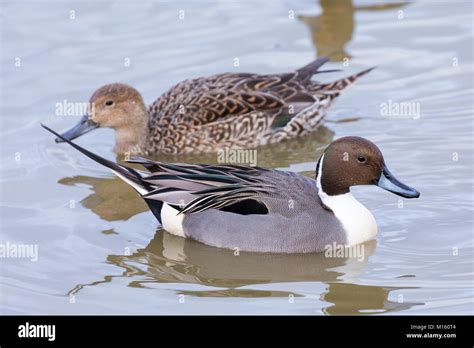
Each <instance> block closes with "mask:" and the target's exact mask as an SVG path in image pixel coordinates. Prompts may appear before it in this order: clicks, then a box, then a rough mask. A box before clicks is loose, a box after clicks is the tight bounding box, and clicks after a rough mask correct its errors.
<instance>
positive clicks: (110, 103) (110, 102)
mask: <svg viewBox="0 0 474 348" xmlns="http://www.w3.org/2000/svg"><path fill="white" fill-rule="evenodd" d="M105 105H107V106H111V105H114V101H113V100H107V101H106V102H105Z"/></svg>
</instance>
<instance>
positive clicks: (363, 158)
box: [357, 156, 366, 163]
mask: <svg viewBox="0 0 474 348" xmlns="http://www.w3.org/2000/svg"><path fill="white" fill-rule="evenodd" d="M357 161H358V162H359V163H364V162H365V161H366V159H365V157H364V156H359V157H357Z"/></svg>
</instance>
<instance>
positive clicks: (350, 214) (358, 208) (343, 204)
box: [316, 154, 377, 245]
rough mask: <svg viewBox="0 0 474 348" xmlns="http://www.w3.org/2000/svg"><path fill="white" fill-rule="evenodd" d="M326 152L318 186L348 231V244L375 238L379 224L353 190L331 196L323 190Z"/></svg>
mask: <svg viewBox="0 0 474 348" xmlns="http://www.w3.org/2000/svg"><path fill="white" fill-rule="evenodd" d="M323 162H324V154H323V155H322V156H321V159H320V160H319V164H318V168H317V169H318V175H317V177H316V186H317V188H318V195H319V198H321V201H322V202H323V204H324V205H326V206H327V207H329V208H330V209H331V210H332V211H333V213H334V215H335V216H336V218H337V219H338V220H339V222H340V223H341V224H342V226H343V228H344V231H345V232H346V238H347V245H355V244H359V243H363V242H366V241H368V240H371V239H374V238H375V235H376V234H377V224H376V223H375V219H374V217H373V216H372V214H371V213H370V211H369V210H368V209H367V208H366V207H364V206H363V205H362V204H361V203H359V201H357V200H356V199H355V198H354V196H353V195H352V193H351V192H347V193H343V194H340V195H335V196H329V195H328V194H327V193H326V192H324V191H323V188H322V184H321V177H322V175H323Z"/></svg>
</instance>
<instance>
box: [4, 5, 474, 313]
mask: <svg viewBox="0 0 474 348" xmlns="http://www.w3.org/2000/svg"><path fill="white" fill-rule="evenodd" d="M379 3H381V2H379V1H353V2H351V1H321V2H317V1H298V2H294V1H289V0H288V1H271V3H270V2H268V1H248V0H242V1H233V0H228V1H219V2H217V1H207V2H205V4H203V3H202V2H200V3H199V4H198V3H197V2H194V1H143V2H130V1H108V0H107V1H94V2H92V1H90V2H87V1H86V2H80V3H79V2H77V3H74V2H68V3H66V2H63V1H51V2H49V4H48V3H47V4H46V5H45V4H42V5H40V4H38V3H37V2H34V1H31V2H27V1H11V2H10V1H6V2H5V1H2V2H1V8H0V9H1V16H0V20H1V46H2V47H1V60H2V61H1V63H2V71H1V87H2V88H1V105H0V106H1V117H0V134H1V140H0V153H1V167H0V171H1V174H0V179H1V186H0V188H1V192H0V195H1V207H0V209H1V210H0V213H1V220H0V221H1V225H0V226H1V236H0V237H1V238H0V242H1V244H2V245H4V246H5V245H7V243H9V244H10V245H20V244H33V245H36V246H37V247H38V259H37V261H31V260H30V259H27V258H12V257H9V258H5V257H3V258H0V270H1V275H0V284H1V285H0V291H1V297H0V312H1V313H4V314H29V313H33V314H39V313H46V314H53V313H54V314H64V313H101V314H107V313H114V314H115V313H117V314H122V313H128V314H145V313H147V314H184V313H191V314H207V313H211V314H230V313H237V314H282V313H287V314H380V313H382V314H383V313H385V314H473V259H474V252H473V251H474V248H473V244H474V243H473V232H474V231H473V215H474V214H473V205H474V199H473V197H474V195H473V178H474V173H473V109H474V108H473V107H474V105H473V90H474V88H473V87H474V86H473V85H474V83H473V24H472V23H473V18H472V17H473V15H472V14H473V6H472V3H471V2H470V1H414V2H412V3H410V4H402V3H397V2H390V4H389V5H377V4H379ZM183 11H184V12H183ZM183 16H184V18H183ZM317 55H330V57H331V58H332V62H331V63H329V64H327V68H330V69H343V71H342V72H338V73H332V74H324V75H320V78H321V79H323V80H332V79H336V78H339V77H342V76H344V75H348V74H350V73H355V72H357V71H360V70H362V69H365V68H369V67H371V66H375V65H376V66H377V69H375V70H374V71H372V72H371V73H370V74H369V75H367V76H366V77H364V78H363V79H361V80H359V82H358V83H357V84H356V85H355V86H354V87H353V88H352V89H350V90H348V91H347V92H346V93H344V94H343V95H342V96H341V97H340V98H339V100H337V102H336V103H335V104H334V105H333V107H332V108H331V109H330V112H329V114H328V116H327V122H326V124H325V127H324V128H322V129H321V130H320V131H318V132H317V133H315V134H313V135H311V136H309V137H307V138H304V139H300V140H298V141H295V142H290V143H285V144H278V145H275V146H272V147H266V148H261V149H258V165H260V166H271V167H278V168H284V169H287V170H293V171H297V172H300V173H303V174H305V175H309V176H313V175H314V168H315V165H316V161H317V159H318V157H319V155H320V153H321V151H322V149H323V148H324V146H325V145H327V144H328V143H329V142H330V141H331V140H333V139H336V138H338V137H341V136H345V135H358V136H363V137H366V138H369V139H371V140H372V141H374V142H376V143H377V144H378V145H379V147H380V148H381V149H382V151H383V153H384V155H385V159H386V162H387V164H388V166H389V167H390V168H391V170H392V172H393V173H394V174H395V175H396V176H397V177H398V178H399V179H401V180H402V181H403V182H405V183H407V184H408V185H411V186H413V187H415V188H416V189H418V190H419V191H420V192H421V197H420V199H418V200H400V197H398V196H395V195H392V194H390V193H388V192H386V191H382V190H381V189H378V188H376V187H358V188H356V189H355V190H353V191H354V193H355V195H356V196H357V198H358V199H359V200H360V201H361V202H363V204H364V205H366V206H367V207H368V208H369V209H370V210H371V211H372V212H373V214H374V216H375V218H376V220H377V222H378V225H379V234H378V237H377V240H376V241H373V242H371V243H367V244H366V245H364V246H365V251H366V257H365V258H363V259H362V260H357V259H353V258H350V259H344V258H331V259H329V258H325V257H324V256H323V255H322V254H310V255H262V254H251V253H241V254H240V255H239V256H235V255H234V253H233V251H228V250H219V249H216V248H211V247H207V246H205V245H202V244H199V243H197V242H194V241H189V240H184V239H182V238H179V237H174V236H171V235H169V234H168V233H166V232H163V231H162V230H161V229H160V228H159V226H157V223H156V221H155V219H154V217H153V216H152V214H151V213H149V212H148V211H147V209H146V207H145V205H144V204H143V203H142V201H141V200H140V198H139V197H137V196H136V194H135V192H134V191H133V190H132V189H130V188H129V187H128V186H127V185H126V184H124V183H122V182H121V181H120V180H119V179H117V178H115V177H113V176H112V175H111V174H109V172H108V171H106V170H105V169H104V168H102V167H100V166H99V165H97V164H95V163H94V162H92V161H90V160H89V159H87V158H85V157H84V156H83V155H81V154H80V153H78V152H77V151H75V150H74V149H72V148H71V147H69V146H67V145H65V144H55V143H54V141H53V137H52V136H51V134H49V133H47V132H45V131H44V130H43V129H42V128H41V127H40V126H39V123H40V122H44V123H46V124H47V125H49V126H50V127H52V128H53V129H56V130H65V129H68V128H69V127H70V126H72V125H73V124H75V123H76V122H77V120H78V116H56V114H55V113H56V104H57V103H62V102H63V101H65V100H66V101H69V102H86V101H88V99H89V97H90V95H91V94H92V92H93V91H94V90H95V89H96V88H97V87H99V86H101V85H102V84H105V83H110V82H125V83H128V84H131V85H133V86H135V87H136V88H137V89H138V90H139V91H140V92H141V93H142V94H143V96H144V98H145V100H146V102H147V103H151V102H152V101H153V100H154V99H155V98H156V97H158V96H159V95H160V94H161V93H163V92H164V91H166V90H167V89H168V88H169V87H171V86H172V85H173V84H175V83H177V82H179V81H181V80H183V79H186V78H190V77H197V76H204V75H211V74H214V73H218V72H227V71H242V72H243V71H245V72H261V73H271V72H286V71H291V70H293V69H295V68H298V67H300V66H303V65H304V64H306V63H308V62H309V61H311V60H312V59H314V58H315V57H316V56H317ZM345 58H350V60H347V59H345ZM236 59H238V62H239V66H234V63H235V62H236ZM400 103H408V104H405V105H408V106H411V107H412V109H411V110H409V111H408V113H407V114H406V115H401V116H400V115H397V112H396V110H395V106H397V105H398V106H400V105H401V104H400ZM387 110H389V112H388V113H387V112H385V111H387ZM113 142H114V137H113V132H112V131H111V130H105V129H104V130H98V131H95V132H93V133H90V134H88V135H85V136H83V137H81V138H80V139H78V143H79V144H81V145H83V146H85V147H87V148H89V149H91V150H93V151H95V152H98V153H99V154H101V155H103V156H105V157H107V158H111V159H113V158H115V155H114V153H113V151H112V144H113ZM160 159H162V160H166V161H178V160H179V161H182V160H186V161H193V162H209V161H210V162H216V157H215V155H208V156H201V157H189V158H167V157H161V158H160Z"/></svg>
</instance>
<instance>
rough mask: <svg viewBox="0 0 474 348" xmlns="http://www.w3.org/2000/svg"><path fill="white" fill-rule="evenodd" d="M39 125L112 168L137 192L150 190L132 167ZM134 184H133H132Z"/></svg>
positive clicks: (96, 160) (42, 125)
mask: <svg viewBox="0 0 474 348" xmlns="http://www.w3.org/2000/svg"><path fill="white" fill-rule="evenodd" d="M41 127H43V128H44V129H46V130H47V131H49V132H51V133H53V134H54V135H56V136H57V137H59V138H60V139H62V140H64V141H65V142H66V143H68V144H69V145H71V146H72V147H73V148H75V149H76V150H78V151H79V152H81V153H83V154H84V155H86V156H87V157H89V158H90V159H92V160H94V161H95V162H97V163H99V164H102V165H103V166H105V167H107V168H109V169H110V170H112V171H113V172H114V173H116V174H118V175H119V176H123V177H124V178H125V179H127V180H129V181H130V182H129V184H130V185H131V186H132V187H133V188H134V189H135V190H136V191H138V193H140V194H141V193H142V192H140V191H139V190H140V189H143V190H145V191H149V190H150V187H149V184H147V183H145V182H143V180H142V176H141V175H140V173H138V172H137V171H136V170H134V169H133V168H129V167H125V166H123V165H121V164H118V163H115V162H112V161H109V160H107V159H105V158H103V157H101V156H99V155H96V154H95V153H93V152H91V151H89V150H86V149H84V148H83V147H81V146H79V145H77V144H75V143H73V142H72V141H70V140H68V139H66V138H64V137H63V136H62V135H60V134H58V133H56V132H55V131H53V130H52V129H51V128H49V127H47V126H45V125H44V124H42V123H41ZM132 183H133V184H135V185H132Z"/></svg>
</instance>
